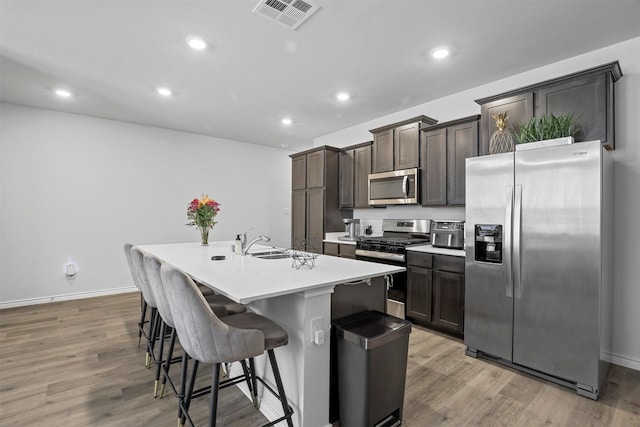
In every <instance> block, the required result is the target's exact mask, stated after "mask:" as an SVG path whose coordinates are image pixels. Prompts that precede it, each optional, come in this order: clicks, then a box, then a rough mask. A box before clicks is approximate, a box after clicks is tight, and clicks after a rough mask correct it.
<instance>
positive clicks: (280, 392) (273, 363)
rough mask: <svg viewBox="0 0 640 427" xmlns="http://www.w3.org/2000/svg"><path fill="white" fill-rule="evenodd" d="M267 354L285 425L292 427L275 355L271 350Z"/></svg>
mask: <svg viewBox="0 0 640 427" xmlns="http://www.w3.org/2000/svg"><path fill="white" fill-rule="evenodd" d="M267 354H269V361H270V362H271V369H272V370H273V377H274V378H275V380H276V386H277V387H278V395H279V396H280V403H281V404H282V410H283V411H284V414H285V418H286V419H287V425H288V426H289V427H293V421H292V420H291V416H292V415H293V411H291V408H290V407H289V404H288V403H287V395H286V394H285V392H284V386H283V385H282V378H281V377H280V370H279V369H278V362H277V361H276V355H275V354H274V352H273V349H270V350H267Z"/></svg>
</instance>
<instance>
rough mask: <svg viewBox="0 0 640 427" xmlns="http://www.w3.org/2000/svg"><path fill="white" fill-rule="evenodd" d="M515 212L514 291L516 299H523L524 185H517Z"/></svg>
mask: <svg viewBox="0 0 640 427" xmlns="http://www.w3.org/2000/svg"><path fill="white" fill-rule="evenodd" d="M513 205H514V212H513V290H514V293H515V297H516V298H518V299H520V298H522V280H521V270H522V265H521V264H522V262H521V261H522V260H521V258H520V236H521V234H522V185H516V188H515V200H514V203H513Z"/></svg>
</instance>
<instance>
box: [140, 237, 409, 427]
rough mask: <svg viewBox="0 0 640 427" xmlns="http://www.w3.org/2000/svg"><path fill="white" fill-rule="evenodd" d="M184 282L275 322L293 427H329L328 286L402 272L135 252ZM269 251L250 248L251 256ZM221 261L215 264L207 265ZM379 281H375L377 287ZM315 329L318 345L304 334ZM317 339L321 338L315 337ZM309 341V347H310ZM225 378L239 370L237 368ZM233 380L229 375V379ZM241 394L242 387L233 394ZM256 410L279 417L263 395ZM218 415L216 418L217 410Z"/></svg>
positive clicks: (165, 249) (158, 249) (266, 374)
mask: <svg viewBox="0 0 640 427" xmlns="http://www.w3.org/2000/svg"><path fill="white" fill-rule="evenodd" d="M139 247H140V248H141V249H142V250H144V251H146V252H149V253H151V254H154V255H156V256H157V257H158V258H160V259H161V260H163V261H164V262H167V263H169V264H172V265H173V266H174V267H176V268H178V269H180V270H182V271H184V272H185V273H187V274H189V275H190V276H191V277H193V278H194V279H195V280H197V281H198V282H201V283H203V284H205V285H207V286H209V287H211V288H212V289H213V290H214V291H216V292H218V293H221V294H223V295H226V296H227V297H229V298H231V299H232V300H234V301H236V302H239V303H241V304H247V305H248V307H249V308H250V309H251V310H252V311H254V312H256V313H258V314H262V315H264V316H266V317H268V318H270V319H271V320H273V321H275V322H277V323H278V324H279V325H280V326H282V327H283V328H285V329H286V330H287V332H288V334H289V343H288V344H287V345H286V346H284V347H280V348H278V349H276V356H277V358H278V365H279V367H280V371H281V374H282V380H283V383H284V387H285V390H286V393H287V397H288V399H289V404H290V405H291V407H292V408H293V409H294V411H295V413H294V416H293V422H294V425H296V426H310V427H320V426H330V425H331V424H330V422H329V371H330V368H329V349H330V343H329V341H330V340H329V337H330V328H331V312H332V307H331V294H332V293H333V291H334V287H335V286H336V285H342V284H347V283H359V282H362V281H367V280H369V279H372V278H381V277H383V276H385V275H388V274H393V273H397V272H400V271H404V267H397V266H392V265H386V264H378V263H370V262H365V261H356V260H351V259H345V258H338V257H331V256H324V255H319V256H318V258H317V259H316V260H315V267H314V268H312V269H308V268H306V267H302V268H299V269H296V268H292V259H291V258H284V259H260V258H257V257H253V256H251V255H246V256H240V255H235V254H234V253H233V251H232V247H233V242H231V241H228V242H215V243H213V244H210V245H209V246H200V244H199V243H184V244H161V245H140V246H139ZM270 249H272V248H270V247H265V246H259V245H255V246H253V247H252V250H251V252H261V251H268V250H270ZM221 256H224V259H222V260H212V257H221ZM378 280H380V279H378ZM312 321H313V322H314V324H319V325H321V330H322V332H323V333H324V342H323V341H322V338H321V337H319V336H318V334H316V333H315V331H313V330H312V326H311V324H312ZM320 335H322V334H320ZM314 341H315V342H314ZM267 367H268V360H267V358H266V357H264V356H260V357H259V358H256V369H257V370H258V375H261V376H263V378H265V380H266V381H267V382H269V383H271V384H274V381H273V376H272V374H271V370H270V369H269V368H267ZM232 370H240V367H239V366H234V367H232ZM233 373H235V372H233ZM240 388H241V389H243V391H244V392H245V394H247V396H248V391H247V390H246V388H244V385H241V386H240ZM259 396H260V397H261V398H262V401H261V405H260V410H261V411H262V412H263V413H264V414H265V416H266V417H267V418H269V419H271V420H273V419H276V418H278V417H279V416H280V414H281V412H282V408H281V406H280V403H279V402H278V400H277V399H275V397H273V396H272V395H271V394H270V393H268V392H267V393H262V391H261V392H260V394H259ZM220 410H224V409H223V408H221V409H220Z"/></svg>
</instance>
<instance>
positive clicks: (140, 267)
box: [130, 246, 164, 368]
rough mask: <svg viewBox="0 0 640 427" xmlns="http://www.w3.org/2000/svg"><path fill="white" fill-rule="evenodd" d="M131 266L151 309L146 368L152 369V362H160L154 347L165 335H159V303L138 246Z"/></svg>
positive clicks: (133, 253)
mask: <svg viewBox="0 0 640 427" xmlns="http://www.w3.org/2000/svg"><path fill="white" fill-rule="evenodd" d="M130 257H131V265H132V266H133V271H134V272H135V274H136V276H137V277H138V283H139V284H140V288H141V289H142V297H143V298H144V300H145V301H146V302H147V305H148V306H149V307H151V321H150V327H149V334H148V335H147V353H146V355H145V366H146V367H147V368H150V367H151V363H152V362H156V363H157V362H158V358H157V357H156V356H155V352H154V347H155V343H156V338H157V337H160V338H161V340H160V341H161V342H162V341H164V335H159V333H160V329H161V323H162V317H161V316H160V314H159V313H158V303H157V302H156V297H155V294H154V291H153V288H152V287H151V286H150V284H149V279H148V277H147V271H146V269H145V267H144V260H143V252H142V250H141V249H139V248H138V247H136V246H133V247H132V248H131V250H130Z"/></svg>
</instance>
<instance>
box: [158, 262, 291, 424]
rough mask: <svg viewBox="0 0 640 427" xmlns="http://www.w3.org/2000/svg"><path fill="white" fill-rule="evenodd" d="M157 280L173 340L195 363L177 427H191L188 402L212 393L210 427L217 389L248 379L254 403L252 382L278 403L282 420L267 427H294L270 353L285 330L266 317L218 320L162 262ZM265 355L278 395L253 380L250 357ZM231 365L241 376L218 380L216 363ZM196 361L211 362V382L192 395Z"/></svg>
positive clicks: (180, 274)
mask: <svg viewBox="0 0 640 427" xmlns="http://www.w3.org/2000/svg"><path fill="white" fill-rule="evenodd" d="M160 276H161V282H162V286H163V287H164V290H165V293H166V295H167V297H168V301H170V303H171V306H170V310H171V316H172V317H173V320H174V322H175V328H176V331H177V332H178V338H179V339H180V343H181V344H182V347H183V349H184V350H185V351H186V352H187V353H188V354H189V355H190V356H191V358H192V359H193V361H194V363H193V367H192V369H191V375H190V379H189V385H188V388H187V390H186V393H185V397H184V398H183V399H182V400H180V401H179V411H178V415H179V418H178V423H179V425H183V424H184V422H185V421H187V420H188V421H189V423H190V424H191V425H192V426H193V422H192V420H191V418H190V417H189V406H190V403H191V399H192V398H195V397H199V396H203V395H205V394H207V393H211V404H210V411H211V412H210V416H209V426H215V425H216V419H217V411H218V392H219V389H220V388H224V387H227V386H230V385H233V384H237V383H238V382H240V381H247V386H248V387H249V391H250V393H251V394H252V398H253V400H254V404H256V402H257V384H256V379H257V380H259V381H260V382H261V383H262V384H264V386H265V388H266V389H267V390H269V391H270V392H271V393H273V394H274V395H275V396H276V397H277V398H278V399H279V400H280V403H281V405H282V410H283V416H281V417H280V418H278V419H277V420H274V421H273V422H271V423H269V424H267V425H274V424H276V423H279V422H281V421H286V422H287V425H288V426H289V427H293V421H292V416H293V409H292V408H291V406H290V405H289V404H288V402H287V396H286V394H285V390H284V386H283V384H282V378H281V376H280V371H279V368H278V364H277V362H276V357H275V354H274V348H276V347H279V346H283V345H286V344H287V343H288V341H289V337H288V334H287V332H286V330H284V329H283V328H281V327H280V326H278V325H277V324H276V323H275V322H273V321H271V320H269V319H267V318H266V317H263V316H260V315H258V314H255V313H251V312H247V313H241V314H236V315H231V316H227V317H222V318H220V317H218V316H216V314H215V313H214V312H213V311H212V310H211V307H210V306H209V304H208V303H207V301H206V300H205V299H204V297H203V296H202V295H201V294H200V293H199V291H198V287H197V285H196V284H195V283H194V282H193V280H191V278H190V277H189V276H187V275H186V274H184V273H183V272H181V271H180V270H177V269H175V268H174V267H173V266H171V265H169V264H162V266H161V269H160ZM265 352H266V353H267V355H268V358H269V362H270V364H271V369H272V371H273V377H274V380H275V382H276V387H277V392H276V391H275V390H273V389H272V388H271V387H270V386H269V385H268V384H267V383H265V381H264V380H263V379H262V378H258V377H257V376H256V371H255V366H254V363H253V358H254V357H256V356H259V355H261V354H264V353H265ZM246 359H249V362H250V364H251V369H247V367H246V363H245V362H244V361H245V360H246ZM236 361H239V362H241V363H242V368H243V371H244V375H242V376H240V377H236V378H229V379H228V380H225V381H222V382H221V381H220V366H221V364H224V363H231V362H236ZM201 362H202V363H212V364H213V369H212V382H211V385H210V386H209V387H205V388H204V389H201V390H197V391H196V390H194V385H195V380H196V376H197V370H198V365H199V363H201ZM186 369H187V368H186V364H183V378H184V377H185V376H186Z"/></svg>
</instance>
